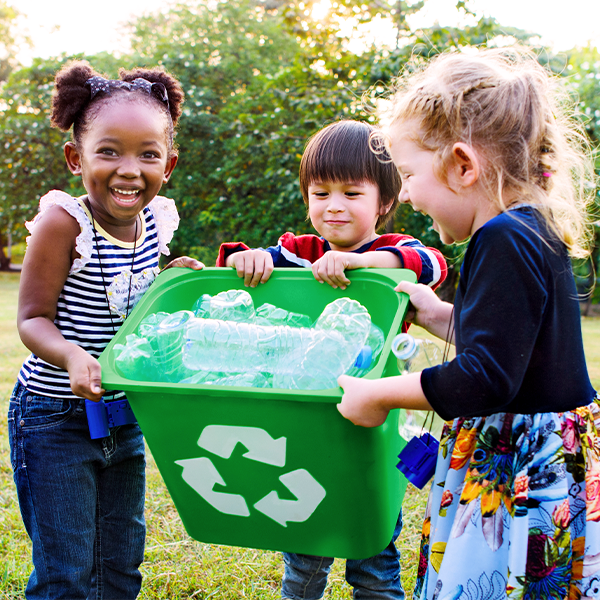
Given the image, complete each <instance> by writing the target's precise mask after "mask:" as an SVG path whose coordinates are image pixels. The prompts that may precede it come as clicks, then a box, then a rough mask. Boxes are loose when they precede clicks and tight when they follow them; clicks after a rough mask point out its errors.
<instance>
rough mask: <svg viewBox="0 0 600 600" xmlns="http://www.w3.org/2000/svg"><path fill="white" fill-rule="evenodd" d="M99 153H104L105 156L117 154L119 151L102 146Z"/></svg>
mask: <svg viewBox="0 0 600 600" xmlns="http://www.w3.org/2000/svg"><path fill="white" fill-rule="evenodd" d="M98 153H99V154H103V155H104V156H117V152H116V151H115V150H113V149H112V148H100V150H99V151H98Z"/></svg>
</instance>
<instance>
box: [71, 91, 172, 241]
mask: <svg viewBox="0 0 600 600" xmlns="http://www.w3.org/2000/svg"><path fill="white" fill-rule="evenodd" d="M166 119H167V117H166V115H165V114H164V113H162V112H161V111H160V110H159V109H158V108H156V107H154V106H152V105H151V104H148V103H145V102H136V101H135V100H134V99H128V98H127V99H125V98H124V99H122V100H119V101H116V102H109V103H107V104H106V105H105V106H103V107H102V108H101V109H100V111H99V112H98V114H97V115H96V116H95V117H94V118H93V120H92V121H91V123H90V125H89V128H88V129H87V131H86V132H85V134H84V135H83V139H82V141H81V147H80V148H79V149H78V148H76V146H75V145H74V144H73V143H72V142H69V143H68V144H67V145H66V147H65V155H66V158H67V164H68V165H69V168H70V170H71V172H72V173H73V174H74V175H81V177H82V179H83V185H84V187H85V189H86V191H87V194H88V199H89V203H90V205H91V207H92V211H93V215H94V218H95V219H96V220H97V221H98V222H99V223H100V225H101V226H102V227H103V228H104V229H106V231H108V232H109V233H113V232H112V231H111V229H115V228H116V229H117V230H118V228H123V227H128V226H131V225H133V224H135V221H136V218H137V215H138V214H139V213H140V211H141V210H142V209H143V208H144V207H146V206H147V205H148V204H149V203H150V201H151V200H152V199H153V198H154V197H155V196H156V195H157V194H158V192H159V191H160V188H161V187H162V185H163V183H166V182H167V181H168V180H169V177H170V176H171V173H172V172H173V169H174V168H175V164H176V163H177V156H176V155H171V156H169V151H168V146H167V133H166V131H167V127H166Z"/></svg>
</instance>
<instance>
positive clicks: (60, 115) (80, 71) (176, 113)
mask: <svg viewBox="0 0 600 600" xmlns="http://www.w3.org/2000/svg"><path fill="white" fill-rule="evenodd" d="M96 76H100V77H101V75H99V73H97V72H96V71H94V69H93V68H92V67H91V65H90V64H89V63H88V62H87V61H83V60H76V61H73V62H70V63H69V64H67V65H65V66H64V67H63V68H62V69H61V70H60V71H59V72H58V73H57V74H56V77H55V80H54V86H55V87H54V95H53V97H52V114H51V117H50V120H51V122H52V125H53V126H54V127H57V128H58V129H60V130H61V131H68V130H69V129H70V128H71V126H73V141H74V142H75V145H76V146H78V147H80V146H81V138H82V135H83V134H84V133H85V132H86V131H87V130H88V128H89V126H90V123H91V121H92V120H93V118H94V117H95V116H96V115H97V114H98V111H99V109H100V108H101V107H102V106H104V105H105V104H107V103H109V102H113V101H114V99H115V98H123V95H124V94H125V95H128V96H129V97H131V98H132V99H133V100H134V101H135V102H146V103H149V104H151V105H152V106H156V107H157V108H158V109H159V110H161V111H163V112H164V113H165V115H166V116H167V122H168V125H167V132H166V133H167V141H168V148H169V153H171V152H174V151H175V150H174V147H173V137H174V135H175V126H176V125H177V121H178V119H179V117H180V116H181V110H182V109H181V105H182V103H183V100H184V97H185V95H184V93H183V90H182V89H181V85H180V84H179V81H177V79H175V77H173V76H172V75H170V74H169V73H167V72H166V71H164V70H163V69H161V68H159V67H155V68H153V69H143V68H138V69H133V70H131V71H126V70H124V69H120V70H119V79H120V80H121V81H126V82H132V81H134V80H135V79H137V78H142V79H145V80H146V81H149V82H150V83H162V84H163V85H164V90H165V92H166V95H167V98H168V104H167V103H166V102H161V101H160V100H159V99H157V98H156V97H155V96H153V95H151V94H148V93H145V92H141V91H129V90H126V89H115V88H114V87H112V88H111V92H110V93H109V94H107V93H98V94H97V95H95V96H92V94H91V93H90V86H89V85H86V82H87V81H88V80H89V79H91V78H92V77H96Z"/></svg>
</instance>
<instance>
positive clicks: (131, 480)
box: [8, 384, 146, 600]
mask: <svg viewBox="0 0 600 600" xmlns="http://www.w3.org/2000/svg"><path fill="white" fill-rule="evenodd" d="M8 432H9V438H10V453H11V463H12V468H13V471H14V480H15V484H16V486H17V493H18V497H19V505H20V508H21V515H22V517H23V522H24V524H25V528H26V529H27V533H28V534H29V537H30V538H31V541H32V546H33V549H32V559H33V567H34V568H33V572H32V573H31V575H30V577H29V582H28V584H27V589H26V591H25V595H26V597H27V598H28V599H32V600H41V599H44V600H50V599H51V600H58V599H60V598H68V599H69V600H79V599H82V600H86V599H87V600H92V599H93V600H109V599H114V600H116V599H118V600H129V599H130V598H131V599H133V598H135V597H136V596H137V595H138V593H139V591H140V587H141V581H142V577H141V574H140V571H139V566H140V564H141V562H142V560H143V558H144V540H145V533H146V531H145V523H144V490H145V457H144V442H143V438H142V434H141V431H140V429H139V427H138V425H137V424H136V425H126V426H122V427H115V428H113V429H112V430H111V435H110V436H109V437H107V438H103V439H98V440H92V439H90V434H89V430H88V425H87V417H86V414H85V403H84V401H83V400H60V399H57V398H49V397H41V396H33V395H32V394H30V393H29V392H27V390H26V389H25V388H24V387H23V386H22V385H20V384H17V385H16V386H15V389H14V391H13V395H12V397H11V399H10V405H9V409H8Z"/></svg>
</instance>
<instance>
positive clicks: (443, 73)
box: [382, 46, 595, 257]
mask: <svg viewBox="0 0 600 600" xmlns="http://www.w3.org/2000/svg"><path fill="white" fill-rule="evenodd" d="M382 119H384V120H385V121H386V123H387V126H390V125H392V124H394V123H398V124H406V125H407V126H408V127H407V130H408V131H412V133H413V136H414V137H413V141H414V142H416V143H417V144H419V145H420V146H421V147H422V148H424V149H426V150H429V151H432V152H434V154H435V162H434V165H435V168H436V175H437V176H438V177H439V178H440V179H441V180H442V181H445V180H446V178H447V168H448V166H449V164H450V163H449V161H450V158H451V156H452V147H453V145H454V144H455V143H456V142H464V143H467V144H469V145H470V146H472V147H473V148H474V149H475V151H476V152H477V153H478V155H479V156H480V158H481V159H482V169H481V175H480V180H481V182H482V184H483V186H484V190H485V191H486V194H487V196H488V197H489V198H490V199H491V200H492V201H493V202H495V203H496V205H497V207H498V209H499V210H501V211H504V210H506V209H507V207H508V204H509V203H512V202H515V199H516V201H519V202H529V203H532V204H536V205H538V206H540V208H541V209H542V213H543V214H544V216H545V218H546V220H547V221H548V223H549V225H550V227H551V228H552V229H553V230H554V231H555V233H556V234H557V235H558V236H559V238H560V239H562V240H563V241H564V243H565V244H566V246H567V247H568V248H569V251H570V253H571V254H572V255H573V256H578V257H581V256H586V255H587V253H588V251H587V246H588V244H589V239H590V237H591V231H592V230H591V226H590V224H589V222H588V217H587V208H588V205H589V203H590V201H591V199H592V198H593V193H594V188H595V175H594V169H593V161H592V155H591V152H590V146H589V142H588V140H587V137H586V136H585V133H584V131H583V128H582V126H581V122H580V121H579V120H578V119H577V117H576V110H575V102H574V99H573V98H572V97H570V96H569V94H568V93H567V91H566V89H565V86H564V82H563V81H560V80H559V77H558V76H553V75H551V74H550V73H549V72H548V71H547V70H546V69H545V68H544V67H542V65H540V64H539V62H538V61H537V59H536V57H535V55H534V54H533V53H532V52H531V51H530V50H528V49H525V48H522V47H519V46H515V47H512V48H502V49H485V50H478V51H477V52H476V53H467V52H449V53H445V54H441V55H439V56H437V57H435V58H433V59H432V60H431V61H429V62H428V63H426V64H424V65H410V66H409V67H407V69H406V70H405V72H404V74H403V75H401V77H400V78H399V79H398V80H397V81H396V83H395V87H394V94H393V97H392V101H391V103H390V107H389V109H388V110H387V111H386V112H384V114H383V115H382ZM413 125H415V127H411V126H413Z"/></svg>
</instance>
